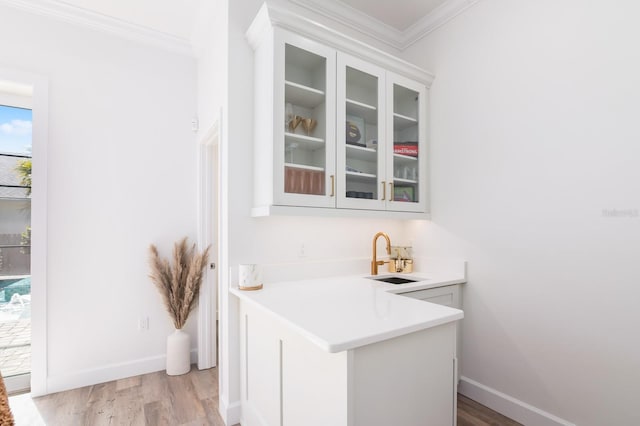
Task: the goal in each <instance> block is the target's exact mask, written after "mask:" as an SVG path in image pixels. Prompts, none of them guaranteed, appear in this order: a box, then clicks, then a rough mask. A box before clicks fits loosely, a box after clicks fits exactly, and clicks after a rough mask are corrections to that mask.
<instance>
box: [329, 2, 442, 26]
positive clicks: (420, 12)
mask: <svg viewBox="0 0 640 426" xmlns="http://www.w3.org/2000/svg"><path fill="white" fill-rule="evenodd" d="M341 1H342V3H346V4H347V5H349V6H351V7H353V8H354V9H357V10H359V11H360V12H364V13H366V14H367V15H369V16H371V17H373V18H375V19H377V20H378V21H380V22H384V23H385V24H387V25H389V26H391V27H394V28H395V29H397V30H399V31H404V30H406V29H407V28H409V27H410V26H411V25H413V24H415V23H416V22H418V21H419V20H420V19H421V18H423V17H424V16H426V15H428V14H430V13H431V12H433V10H434V9H436V8H437V7H438V6H440V5H442V4H443V3H444V2H445V1H446V0H394V1H371V0H341Z"/></svg>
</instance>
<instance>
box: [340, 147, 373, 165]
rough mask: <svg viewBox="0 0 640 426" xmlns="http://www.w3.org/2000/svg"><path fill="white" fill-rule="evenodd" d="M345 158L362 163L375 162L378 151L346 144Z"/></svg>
mask: <svg viewBox="0 0 640 426" xmlns="http://www.w3.org/2000/svg"><path fill="white" fill-rule="evenodd" d="M345 146H346V149H347V158H348V159H354V160H362V161H372V162H375V161H376V160H377V159H378V151H376V150H375V149H372V148H364V147H361V146H356V145H349V144H346V145H345Z"/></svg>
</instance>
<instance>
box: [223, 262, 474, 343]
mask: <svg viewBox="0 0 640 426" xmlns="http://www.w3.org/2000/svg"><path fill="white" fill-rule="evenodd" d="M388 275H391V274H380V275H379V276H378V277H385V276H388ZM394 275H395V274H394ZM402 276H403V277H407V278H411V279H415V280H417V281H416V282H413V283H408V284H402V285H393V284H388V283H384V282H379V281H374V280H372V279H369V278H367V277H363V276H346V277H332V278H320V279H311V280H299V281H288V282H280V283H270V284H265V287H264V288H263V289H262V290H258V291H241V290H239V289H238V288H237V287H232V288H230V289H229V291H230V293H232V294H234V295H235V296H237V297H238V298H240V299H242V300H243V301H246V302H248V303H250V304H251V305H253V306H254V307H256V308H258V309H260V310H261V311H263V312H265V313H267V314H270V315H272V316H274V317H276V318H278V319H279V320H280V321H282V322H283V323H285V324H286V325H287V326H288V327H290V328H291V329H293V330H295V331H296V332H297V333H299V334H300V335H302V336H304V337H305V338H307V339H308V340H310V341H311V342H313V343H314V344H315V345H317V346H319V347H320V348H321V349H323V350H325V351H327V352H329V353H336V352H342V351H347V350H351V349H355V348H358V347H361V346H365V345H369V344H372V343H378V342H381V341H384V340H388V339H392V338H394V337H399V336H403V335H406V334H410V333H413V332H416V331H421V330H425V329H428V328H431V327H435V326H438V325H442V324H446V323H449V322H453V321H457V320H460V319H462V318H463V317H464V313H463V312H462V311H461V310H459V309H454V308H450V307H447V306H442V305H436V304H433V303H429V302H425V301H422V300H416V299H412V298H409V297H399V296H400V293H407V292H412V291H419V290H426V289H430V288H436V287H442V286H446V285H452V284H461V283H464V282H465V281H466V280H465V277H464V276H460V275H458V274H447V273H437V274H429V273H425V274H417V273H413V274H402Z"/></svg>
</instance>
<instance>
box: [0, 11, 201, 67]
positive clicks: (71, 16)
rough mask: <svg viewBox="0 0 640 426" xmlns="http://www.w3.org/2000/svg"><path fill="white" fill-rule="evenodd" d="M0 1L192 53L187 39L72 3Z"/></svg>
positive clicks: (60, 19) (190, 54)
mask: <svg viewBox="0 0 640 426" xmlns="http://www.w3.org/2000/svg"><path fill="white" fill-rule="evenodd" d="M0 4H4V5H7V6H10V7H13V8H15V9H20V10H22V11H25V12H28V13H32V14H35V15H40V16H45V17H48V18H53V19H57V20H59V21H63V22H67V23H70V24H75V25H80V26H83V27H85V28H90V29H93V30H97V31H101V32H104V33H108V34H112V35H116V36H119V37H122V38H125V39H128V40H132V41H136V42H139V43H144V44H147V45H151V46H155V47H158V48H161V49H164V50H168V51H170V52H173V53H178V54H182V55H187V56H194V52H193V48H192V47H191V43H190V42H189V40H187V39H183V38H181V37H177V36H174V35H171V34H167V33H164V32H161V31H157V30H154V29H151V28H148V27H144V26H142V25H136V24H132V23H130V22H127V21H123V20H120V19H116V18H113V17H110V16H107V15H103V14H101V13H97V12H92V11H89V10H87V9H83V8H80V7H76V6H72V5H70V4H67V3H63V2H61V1H58V0H0Z"/></svg>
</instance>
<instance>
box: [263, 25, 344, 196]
mask: <svg viewBox="0 0 640 426" xmlns="http://www.w3.org/2000/svg"><path fill="white" fill-rule="evenodd" d="M274 46H275V47H274V49H275V58H276V60H275V63H276V64H280V67H276V70H275V72H274V80H275V81H274V87H275V90H274V120H275V125H274V202H275V204H277V205H291V206H308V207H334V206H335V186H334V185H335V130H334V129H335V106H334V105H335V55H336V53H335V50H333V49H331V48H328V47H326V46H323V45H321V44H319V43H315V42H313V41H311V40H308V39H305V38H303V37H299V36H297V35H294V34H290V33H287V32H277V33H276V41H275V45H274Z"/></svg>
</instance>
